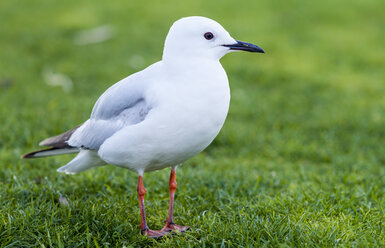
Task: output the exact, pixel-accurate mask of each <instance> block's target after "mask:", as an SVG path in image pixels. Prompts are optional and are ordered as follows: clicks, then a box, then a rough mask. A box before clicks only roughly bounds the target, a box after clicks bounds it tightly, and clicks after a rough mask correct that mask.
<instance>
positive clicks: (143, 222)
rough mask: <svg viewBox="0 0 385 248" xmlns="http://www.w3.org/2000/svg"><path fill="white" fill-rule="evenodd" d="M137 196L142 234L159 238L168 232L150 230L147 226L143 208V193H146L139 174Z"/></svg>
mask: <svg viewBox="0 0 385 248" xmlns="http://www.w3.org/2000/svg"><path fill="white" fill-rule="evenodd" d="M137 191H138V197H139V205H140V217H141V221H140V229H141V230H142V234H143V235H147V236H148V237H150V238H159V237H162V236H164V235H167V234H168V232H165V231H163V230H161V231H155V230H150V229H149V228H148V226H147V221H146V211H145V209H144V195H145V194H146V189H145V188H144V186H143V177H142V176H141V175H139V180H138V188H137Z"/></svg>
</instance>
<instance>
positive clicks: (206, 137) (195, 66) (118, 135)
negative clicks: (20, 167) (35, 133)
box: [22, 16, 264, 238]
mask: <svg viewBox="0 0 385 248" xmlns="http://www.w3.org/2000/svg"><path fill="white" fill-rule="evenodd" d="M232 51H248V52H256V53H264V51H263V49H262V48H260V47H258V46H256V45H253V44H250V43H246V42H242V41H238V40H235V39H233V38H232V37H231V36H230V34H229V33H228V32H227V31H226V30H225V29H224V28H223V27H222V26H221V25H220V24H219V23H217V22H216V21H214V20H211V19H209V18H206V17H200V16H192V17H184V18H181V19H179V20H177V21H176V22H174V23H173V25H172V26H171V28H170V30H169V32H168V34H167V37H166V41H165V43H164V50H163V56H162V60H161V61H159V62H156V63H154V64H152V65H150V66H149V67H147V68H146V69H144V70H142V71H139V72H137V73H134V74H132V75H130V76H128V77H126V78H124V79H122V80H121V81H119V82H117V83H116V84H114V85H112V86H111V87H110V88H108V89H107V90H106V91H105V92H104V93H103V94H102V95H101V96H100V97H99V99H98V100H97V102H96V103H95V105H94V107H93V109H92V113H91V116H90V118H89V119H88V120H87V121H85V122H84V123H83V124H81V125H80V126H77V127H75V128H73V129H71V130H69V131H67V132H65V133H62V134H60V135H57V136H54V137H50V138H47V139H45V140H43V141H42V142H40V143H39V145H40V146H43V147H47V148H46V149H43V150H38V151H34V152H31V153H28V154H25V155H24V156H22V158H40V157H46V156H54V155H61V154H68V153H77V156H76V157H75V158H74V159H73V160H71V161H70V162H69V163H67V164H66V165H64V166H63V167H60V168H59V169H58V170H57V171H58V172H63V173H67V174H76V173H79V172H82V171H85V170H88V169H90V168H94V167H99V166H102V165H106V164H112V165H115V166H118V167H122V168H125V169H129V170H131V171H134V172H136V173H138V176H139V179H138V186H137V193H138V198H139V206H140V215H141V224H140V229H141V233H142V234H143V235H147V236H148V237H151V238H158V237H161V236H164V235H167V234H169V233H172V232H177V233H180V232H185V231H186V230H188V229H189V227H188V226H180V225H177V224H175V222H174V195H175V190H176V188H177V183H176V168H177V166H178V165H180V164H181V163H183V162H184V161H186V160H187V159H189V158H191V157H193V156H194V155H196V154H198V153H200V152H201V151H203V150H204V149H205V148H206V147H207V146H208V145H209V144H210V143H211V142H212V141H213V140H214V138H215V137H216V136H217V135H218V133H219V131H220V130H221V128H222V126H223V124H224V122H225V119H226V116H227V112H228V109H229V104H230V89H229V83H228V78H227V75H226V72H225V70H224V69H223V67H222V65H221V64H220V62H219V60H220V59H221V58H222V57H223V56H224V55H225V54H227V53H229V52H232ZM167 167H171V173H170V180H169V192H170V206H169V215H168V218H167V220H166V225H165V226H164V227H163V228H162V229H161V230H151V229H149V227H148V225H147V221H146V213H145V207H144V196H145V194H146V189H145V187H144V185H143V174H144V172H150V171H154V170H160V169H164V168H167Z"/></svg>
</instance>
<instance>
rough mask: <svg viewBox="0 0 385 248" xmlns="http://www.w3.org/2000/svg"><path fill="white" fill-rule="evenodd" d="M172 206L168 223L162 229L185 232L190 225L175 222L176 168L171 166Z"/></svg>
mask: <svg viewBox="0 0 385 248" xmlns="http://www.w3.org/2000/svg"><path fill="white" fill-rule="evenodd" d="M169 186H170V208H169V212H168V218H167V220H166V225H165V226H164V227H163V228H162V230H161V231H164V232H171V231H178V232H185V231H186V230H188V229H189V228H190V227H188V226H179V225H176V224H175V223H174V196H175V190H176V186H177V183H176V168H175V167H172V168H171V174H170V181H169Z"/></svg>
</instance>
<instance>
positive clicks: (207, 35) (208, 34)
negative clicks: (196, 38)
mask: <svg viewBox="0 0 385 248" xmlns="http://www.w3.org/2000/svg"><path fill="white" fill-rule="evenodd" d="M203 36H204V37H205V39H206V40H211V39H212V38H214V35H213V33H211V32H207V33H205V34H204V35H203Z"/></svg>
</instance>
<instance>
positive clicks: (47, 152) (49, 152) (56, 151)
mask: <svg viewBox="0 0 385 248" xmlns="http://www.w3.org/2000/svg"><path fill="white" fill-rule="evenodd" d="M77 152H79V148H76V147H66V148H58V147H53V148H48V149H43V150H38V151H34V152H30V153H27V154H25V155H23V156H21V158H41V157H49V156H55V155H62V154H70V153H77Z"/></svg>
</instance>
